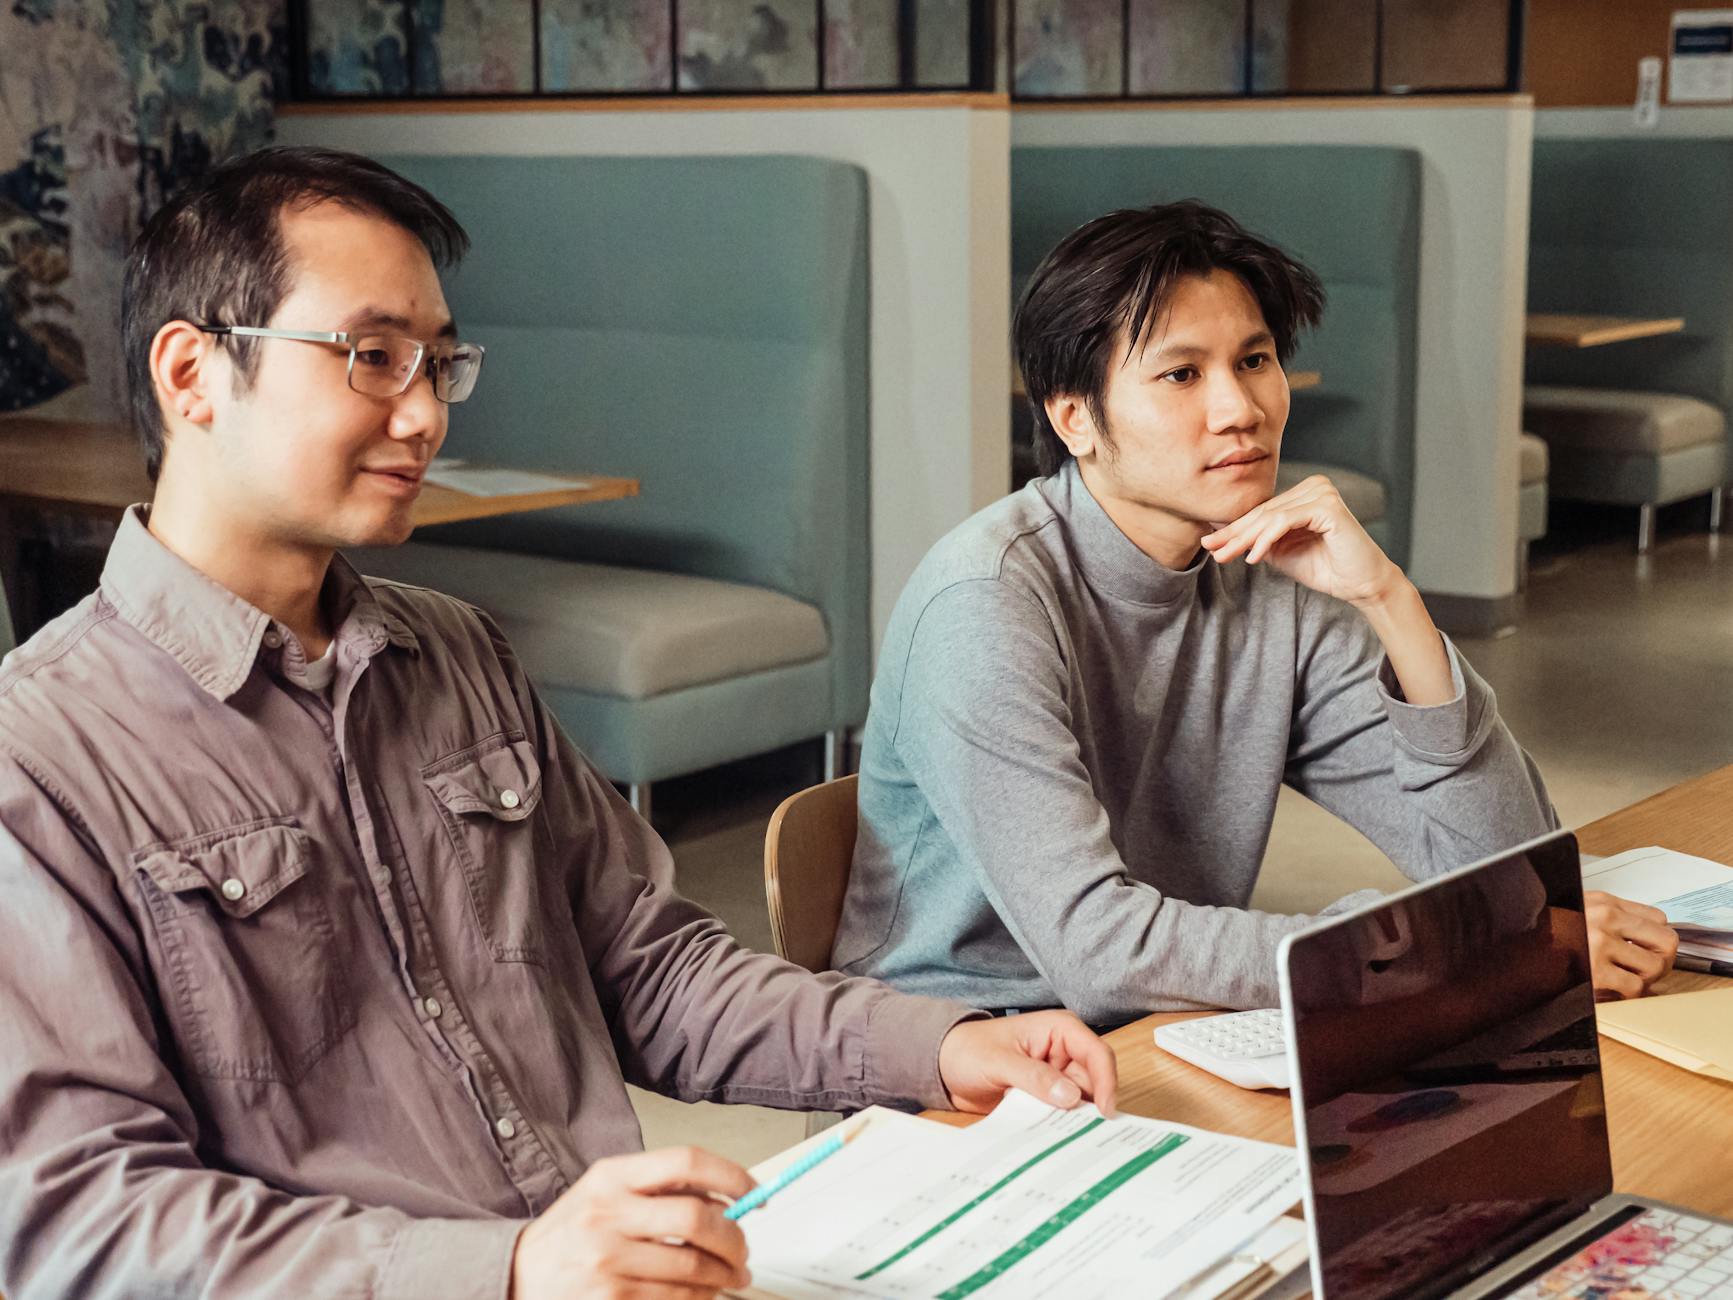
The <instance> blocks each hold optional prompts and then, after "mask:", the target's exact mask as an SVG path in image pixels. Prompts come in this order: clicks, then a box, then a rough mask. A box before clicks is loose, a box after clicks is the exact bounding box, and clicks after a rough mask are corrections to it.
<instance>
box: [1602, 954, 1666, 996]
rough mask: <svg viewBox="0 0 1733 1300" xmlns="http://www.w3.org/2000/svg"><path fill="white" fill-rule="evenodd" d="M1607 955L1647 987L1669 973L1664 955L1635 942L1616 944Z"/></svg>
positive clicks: (1614, 963)
mask: <svg viewBox="0 0 1733 1300" xmlns="http://www.w3.org/2000/svg"><path fill="white" fill-rule="evenodd" d="M1607 957H1608V960H1610V961H1611V962H1612V963H1613V965H1615V966H1617V967H1619V968H1620V969H1621V970H1626V971H1629V972H1630V973H1631V974H1633V975H1635V976H1636V977H1637V978H1638V979H1640V980H1642V981H1643V985H1644V987H1645V988H1646V987H1647V986H1648V985H1650V984H1653V983H1654V982H1655V981H1656V980H1658V979H1660V978H1661V976H1663V975H1665V974H1666V973H1667V961H1666V959H1665V958H1664V957H1662V956H1661V955H1660V954H1659V953H1656V952H1651V951H1650V950H1649V949H1647V948H1640V947H1638V946H1637V945H1636V944H1634V943H1618V944H1614V945H1613V946H1612V951H1611V952H1609V953H1608V954H1607Z"/></svg>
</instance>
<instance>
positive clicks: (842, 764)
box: [824, 727, 848, 781]
mask: <svg viewBox="0 0 1733 1300" xmlns="http://www.w3.org/2000/svg"><path fill="white" fill-rule="evenodd" d="M847 775H848V728H847V727H839V728H838V729H837V730H835V731H827V732H825V733H824V779H825V780H826V781H834V780H836V779H837V778H838V777H841V776H847Z"/></svg>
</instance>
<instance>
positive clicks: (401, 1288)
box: [375, 1219, 528, 1300]
mask: <svg viewBox="0 0 1733 1300" xmlns="http://www.w3.org/2000/svg"><path fill="white" fill-rule="evenodd" d="M526 1226H528V1225H527V1224H526V1223H525V1222H524V1221H523V1220H522V1219H416V1220H414V1221H413V1222H411V1223H410V1224H408V1225H407V1226H406V1227H405V1228H404V1229H403V1230H402V1231H401V1232H399V1233H398V1234H397V1238H396V1240H395V1241H393V1242H392V1243H391V1254H390V1255H389V1256H388V1257H387V1258H386V1260H385V1267H384V1269H382V1270H381V1271H380V1274H379V1286H378V1288H377V1290H376V1292H375V1294H376V1296H377V1297H378V1300H424V1298H425V1297H427V1296H430V1295H436V1296H441V1297H443V1298H444V1300H506V1298H507V1297H508V1296H509V1295H510V1294H511V1261H512V1255H513V1254H514V1253H515V1251H516V1250H517V1239H518V1234H519V1233H520V1232H522V1231H523V1230H524V1228H525V1227H526Z"/></svg>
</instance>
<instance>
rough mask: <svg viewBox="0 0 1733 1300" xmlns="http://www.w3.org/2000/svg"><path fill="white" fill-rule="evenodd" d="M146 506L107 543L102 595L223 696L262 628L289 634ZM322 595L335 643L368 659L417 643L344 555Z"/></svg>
mask: <svg viewBox="0 0 1733 1300" xmlns="http://www.w3.org/2000/svg"><path fill="white" fill-rule="evenodd" d="M148 518H149V507H148V506H136V505H135V506H130V507H128V508H127V511H126V513H125V514H124V515H123V516H122V517H121V521H120V528H119V531H118V532H116V534H115V538H114V543H113V545H112V546H110V547H109V550H108V559H107V562H106V563H105V564H104V565H103V570H102V594H103V596H104V597H105V598H106V599H107V600H108V602H109V603H110V604H111V605H113V606H114V608H115V612H116V613H118V614H119V615H120V617H121V618H122V619H124V620H125V621H126V622H127V623H129V624H131V625H132V626H133V627H135V628H137V629H138V631H139V632H140V633H141V634H142V635H144V636H145V637H146V638H148V639H149V640H150V641H151V642H152V643H153V644H154V645H156V646H157V647H159V648H160V649H161V650H163V651H164V652H165V653H166V654H168V655H169V656H170V657H171V658H173V659H174V660H175V662H177V663H178V664H180V666H181V667H182V668H184V669H186V670H187V673H188V674H189V675H190V676H191V677H192V679H193V680H194V681H196V682H197V683H198V684H199V685H200V686H202V687H203V688H204V689H205V690H207V691H209V692H210V693H211V694H212V695H214V696H215V697H216V698H217V699H219V700H227V699H228V698H229V697H230V696H231V695H233V694H234V693H235V692H236V691H238V690H240V688H241V686H242V684H243V683H245V681H246V680H247V678H248V676H249V675H251V673H252V671H253V666H254V664H256V663H257V662H258V659H259V648H260V646H261V644H262V643H263V642H264V639H265V634H266V632H268V631H270V630H272V629H273V628H275V629H276V631H277V633H278V635H279V636H280V637H288V636H290V635H292V633H290V631H289V629H288V628H287V627H285V626H283V625H282V624H280V623H277V622H276V621H275V620H274V619H272V618H271V616H270V615H269V614H267V613H265V611H264V610H262V609H259V608H257V607H256V606H253V605H250V604H248V603H247V602H246V601H245V600H242V599H241V598H240V597H239V596H237V595H236V594H235V593H234V592H232V591H230V590H229V589H228V588H227V587H225V586H223V585H222V584H221V583H219V582H217V581H216V580H215V579H213V578H210V577H208V576H207V575H205V574H204V573H201V572H200V571H199V570H198V569H196V568H194V567H193V566H192V565H190V564H188V563H187V562H186V561H185V560H183V559H181V557H180V556H178V555H176V554H175V553H174V552H173V551H171V550H169V548H168V547H166V546H164V545H163V544H162V543H161V542H160V541H158V540H157V539H156V538H155V537H154V536H152V535H151V532H150V529H149V528H148V527H147V520H148ZM325 598H326V599H327V600H328V601H329V604H328V608H329V609H330V610H331V611H332V620H333V622H334V623H335V624H336V627H337V632H336V636H335V640H336V642H337V643H338V644H339V645H349V644H352V645H354V647H355V648H356V650H357V651H358V652H359V653H361V654H362V655H364V656H366V657H368V658H371V657H372V656H373V655H375V654H377V653H378V652H379V651H380V650H382V649H384V648H385V646H386V645H388V644H389V645H394V646H396V647H398V648H399V649H402V650H408V651H410V652H411V653H415V652H418V651H419V650H420V642H419V641H418V640H417V639H416V636H415V633H414V632H413V631H412V630H411V629H410V628H409V626H408V625H407V624H406V623H404V622H403V620H402V619H400V618H398V617H397V616H396V615H395V614H392V613H389V612H388V611H386V610H385V609H384V608H383V607H382V606H381V605H380V603H379V600H378V598H377V597H376V596H375V595H374V594H373V589H372V588H371V587H369V586H368V584H367V580H366V579H365V578H363V577H362V576H361V575H360V574H359V573H357V572H356V571H355V567H354V566H353V565H352V564H350V563H349V561H348V560H346V559H344V558H343V557H342V556H341V555H335V556H333V557H332V559H331V567H330V570H329V571H328V572H327V574H326V576H325Z"/></svg>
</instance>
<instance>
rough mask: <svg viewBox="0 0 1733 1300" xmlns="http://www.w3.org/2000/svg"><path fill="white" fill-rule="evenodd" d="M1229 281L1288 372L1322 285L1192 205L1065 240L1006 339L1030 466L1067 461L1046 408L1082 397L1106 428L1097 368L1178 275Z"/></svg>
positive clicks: (1223, 218)
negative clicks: (1253, 304) (1062, 398)
mask: <svg viewBox="0 0 1733 1300" xmlns="http://www.w3.org/2000/svg"><path fill="white" fill-rule="evenodd" d="M1215 270H1223V271H1231V272H1233V273H1234V274H1235V275H1237V276H1239V278H1240V279H1241V280H1242V281H1244V283H1245V285H1246V287H1247V288H1248V289H1250V290H1251V292H1252V296H1253V297H1255V298H1256V299H1257V300H1258V306H1259V307H1260V308H1261V309H1262V311H1263V314H1264V323H1265V324H1266V325H1267V326H1268V327H1269V330H1270V334H1271V335H1272V336H1273V337H1274V338H1275V340H1276V356H1277V357H1278V358H1279V359H1280V360H1281V361H1282V362H1283V364H1286V363H1287V360H1288V358H1289V357H1291V356H1292V355H1293V353H1294V346H1295V344H1296V343H1297V342H1298V341H1299V334H1300V331H1301V330H1303V329H1309V328H1311V327H1312V326H1314V325H1316V324H1317V323H1318V318H1319V317H1320V316H1321V315H1322V314H1323V310H1324V285H1323V282H1322V281H1320V280H1319V279H1318V277H1317V276H1316V275H1315V274H1313V273H1312V271H1311V270H1309V269H1308V268H1307V267H1306V266H1304V265H1303V264H1301V263H1300V262H1299V261H1297V260H1296V259H1295V258H1292V257H1290V256H1289V255H1288V254H1287V253H1284V252H1283V251H1282V250H1281V249H1280V248H1277V247H1276V246H1275V245H1274V244H1272V243H1270V242H1269V241H1267V240H1263V239H1260V238H1258V237H1257V236H1256V235H1253V234H1251V233H1250V232H1248V231H1247V230H1245V229H1244V228H1243V227H1242V226H1241V225H1240V224H1239V223H1238V222H1237V221H1235V220H1234V219H1233V218H1232V217H1230V216H1228V214H1227V213H1225V212H1222V211H1220V210H1219V209H1216V208H1212V207H1210V206H1208V205H1207V204H1204V203H1199V202H1198V201H1197V200H1196V199H1185V200H1182V201H1180V202H1178V203H1157V204H1155V205H1154V206H1152V207H1147V208H1126V209H1123V210H1121V211H1118V212H1110V213H1108V214H1107V215H1106V216H1104V217H1097V218H1096V219H1095V220H1093V221H1091V222H1088V223H1087V224H1085V225H1082V226H1079V227H1078V228H1077V229H1076V230H1074V231H1072V232H1071V233H1070V234H1069V235H1067V236H1065V238H1064V239H1062V240H1060V241H1059V244H1058V245H1057V246H1056V247H1055V248H1054V249H1053V251H1052V252H1050V253H1048V254H1047V256H1046V257H1045V258H1043V259H1042V261H1041V265H1040V266H1038V267H1037V268H1036V269H1035V274H1034V275H1033V276H1031V277H1030V280H1029V285H1028V287H1027V288H1026V289H1025V290H1024V292H1023V299H1022V301H1021V302H1019V303H1018V304H1017V313H1016V318H1015V319H1014V321H1013V322H1012V326H1011V335H1012V343H1013V348H1014V350H1015V352H1016V356H1017V365H1018V368H1019V369H1020V370H1021V371H1022V374H1023V387H1024V390H1025V391H1026V392H1027V393H1028V395H1029V406H1030V410H1031V413H1032V414H1033V416H1034V421H1035V463H1036V464H1037V465H1038V466H1039V467H1040V470H1041V472H1042V473H1043V474H1052V473H1054V472H1056V471H1057V470H1058V469H1059V468H1060V467H1061V466H1062V465H1064V464H1065V462H1066V460H1067V459H1068V458H1069V457H1070V455H1071V451H1070V449H1069V448H1068V447H1066V445H1065V443H1064V442H1063V441H1062V440H1061V439H1060V437H1059V435H1058V434H1057V433H1055V432H1054V430H1053V423H1052V421H1050V420H1049V419H1048V418H1047V399H1048V398H1050V397H1053V396H1056V395H1061V394H1072V395H1074V396H1078V397H1081V398H1082V399H1083V401H1084V403H1085V405H1086V406H1087V407H1088V408H1089V412H1090V414H1091V415H1093V416H1094V417H1095V422H1096V424H1097V425H1099V426H1101V427H1102V428H1103V429H1105V427H1106V418H1105V414H1104V403H1105V399H1106V394H1107V367H1108V365H1109V364H1110V363H1111V362H1112V361H1113V359H1114V357H1115V356H1116V354H1117V351H1118V345H1119V340H1120V339H1121V338H1122V337H1123V338H1126V339H1128V340H1130V341H1131V343H1132V345H1133V346H1135V345H1136V344H1137V342H1138V341H1139V340H1141V339H1143V338H1144V337H1145V336H1146V335H1147V333H1148V331H1149V330H1150V329H1152V328H1153V327H1154V326H1155V324H1156V322H1157V321H1158V320H1159V319H1160V317H1161V315H1162V312H1163V311H1164V309H1165V308H1166V307H1167V304H1168V303H1169V301H1171V299H1172V297H1173V292H1174V288H1175V286H1177V285H1178V283H1179V281H1180V280H1181V279H1183V278H1184V277H1186V276H1189V275H1204V276H1207V275H1208V274H1209V273H1210V272H1212V271H1215Z"/></svg>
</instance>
